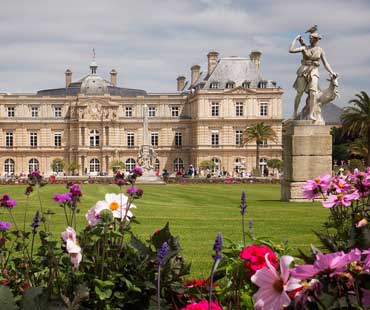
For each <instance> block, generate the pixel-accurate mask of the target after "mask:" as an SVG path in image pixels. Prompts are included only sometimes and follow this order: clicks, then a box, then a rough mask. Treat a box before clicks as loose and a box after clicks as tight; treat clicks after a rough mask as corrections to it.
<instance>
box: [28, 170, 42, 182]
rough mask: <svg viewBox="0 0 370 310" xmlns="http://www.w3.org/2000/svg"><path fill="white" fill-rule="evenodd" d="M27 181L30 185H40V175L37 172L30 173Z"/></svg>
mask: <svg viewBox="0 0 370 310" xmlns="http://www.w3.org/2000/svg"><path fill="white" fill-rule="evenodd" d="M28 180H29V182H30V184H40V183H41V181H42V175H41V174H40V172H39V171H32V172H31V173H30V174H29V175H28Z"/></svg>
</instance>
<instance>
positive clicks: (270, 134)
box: [243, 122, 277, 170]
mask: <svg viewBox="0 0 370 310" xmlns="http://www.w3.org/2000/svg"><path fill="white" fill-rule="evenodd" d="M264 140H273V141H274V142H276V141H277V134H276V132H275V131H274V130H273V129H272V127H271V126H270V125H265V124H264V122H261V123H257V124H255V125H253V126H250V127H247V128H246V129H245V130H244V132H243V144H247V143H249V142H251V141H255V142H256V169H257V170H259V162H260V145H261V144H262V143H263V141H264Z"/></svg>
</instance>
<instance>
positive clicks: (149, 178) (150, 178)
mask: <svg viewBox="0 0 370 310" xmlns="http://www.w3.org/2000/svg"><path fill="white" fill-rule="evenodd" d="M136 184H158V185H161V184H165V182H163V180H162V179H161V178H160V177H158V176H156V175H155V171H154V170H148V169H143V175H142V176H141V177H140V178H137V179H136Z"/></svg>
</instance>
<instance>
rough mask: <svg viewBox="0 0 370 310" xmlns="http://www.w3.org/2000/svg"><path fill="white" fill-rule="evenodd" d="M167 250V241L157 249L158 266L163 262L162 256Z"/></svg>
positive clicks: (164, 255) (163, 256)
mask: <svg viewBox="0 0 370 310" xmlns="http://www.w3.org/2000/svg"><path fill="white" fill-rule="evenodd" d="M167 252H168V243H167V242H163V244H162V246H161V248H160V249H159V252H158V264H159V265H160V266H162V265H163V264H164V261H165V260H164V258H165V257H166V255H167Z"/></svg>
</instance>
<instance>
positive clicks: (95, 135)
mask: <svg viewBox="0 0 370 310" xmlns="http://www.w3.org/2000/svg"><path fill="white" fill-rule="evenodd" d="M99 143H100V136H99V131H98V130H96V129H94V130H91V131H90V147H97V146H99Z"/></svg>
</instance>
